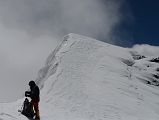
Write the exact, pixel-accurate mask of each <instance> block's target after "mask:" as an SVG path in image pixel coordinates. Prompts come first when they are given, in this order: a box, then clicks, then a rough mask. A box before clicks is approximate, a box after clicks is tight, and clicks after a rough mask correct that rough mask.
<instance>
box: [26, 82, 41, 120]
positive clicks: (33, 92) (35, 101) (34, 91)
mask: <svg viewBox="0 0 159 120" xmlns="http://www.w3.org/2000/svg"><path fill="white" fill-rule="evenodd" d="M29 86H30V91H26V92H25V96H26V97H30V98H31V104H32V106H33V109H34V111H35V119H36V120H40V114H39V101H40V90H39V87H38V86H37V85H36V84H35V82H34V81H30V82H29Z"/></svg>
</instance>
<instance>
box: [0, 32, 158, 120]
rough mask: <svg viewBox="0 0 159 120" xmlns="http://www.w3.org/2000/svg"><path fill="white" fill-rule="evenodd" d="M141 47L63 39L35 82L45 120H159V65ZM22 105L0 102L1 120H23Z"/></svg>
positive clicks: (79, 39)
mask: <svg viewBox="0 0 159 120" xmlns="http://www.w3.org/2000/svg"><path fill="white" fill-rule="evenodd" d="M152 49H153V47H152ZM155 49H156V48H155ZM137 50H138V47H137V48H133V49H128V48H122V47H118V46H114V45H110V44H106V43H103V42H100V41H97V40H94V39H91V38H88V37H84V36H80V35H76V34H69V35H67V36H66V37H64V40H63V41H62V43H61V44H60V45H59V46H58V47H57V48H56V49H55V50H54V52H52V53H51V54H50V56H49V57H48V59H47V61H46V63H45V65H44V67H43V68H42V69H41V70H40V71H39V74H38V78H37V80H36V81H37V83H38V84H39V86H40V87H41V89H42V90H41V103H40V111H41V118H42V120H158V119H159V101H158V100H159V88H158V75H159V72H158V71H159V70H158V68H159V63H157V62H151V61H150V60H152V58H154V56H150V55H149V56H146V55H145V54H144V56H142V52H138V51H137ZM140 51H141V50H140ZM155 57H158V56H155ZM20 104H21V100H19V101H17V102H15V103H10V104H5V105H4V104H2V105H0V120H1V119H2V120H11V118H12V119H13V120H17V119H20V120H23V118H22V117H23V116H21V115H19V114H18V113H17V112H16V109H17V108H19V107H20ZM2 108H3V109H2ZM8 117H10V118H8ZM20 117H21V118H20ZM24 119H25V118H24Z"/></svg>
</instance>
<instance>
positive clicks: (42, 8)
mask: <svg viewBox="0 0 159 120" xmlns="http://www.w3.org/2000/svg"><path fill="white" fill-rule="evenodd" d="M123 2H124V0H1V1H0V66H1V67H0V71H1V72H0V76H1V83H2V84H0V94H1V97H0V101H1V100H2V101H4V100H9V101H10V100H14V99H17V98H18V97H19V96H20V94H22V92H23V90H25V89H27V82H28V81H29V80H30V79H35V77H36V73H37V72H38V69H39V68H40V67H41V66H42V64H43V63H44V61H45V59H46V57H47V56H48V54H49V53H50V52H51V51H52V50H53V49H54V48H55V47H56V45H57V44H58V43H59V42H60V40H61V38H62V37H63V36H64V35H65V34H68V33H77V34H82V35H86V36H90V37H93V38H96V39H100V40H102V41H106V42H110V43H115V42H116V41H112V39H111V38H112V36H113V35H114V34H113V33H114V28H115V27H116V26H117V25H119V23H120V22H121V20H122V14H121V11H120V9H121V6H122V4H123ZM4 86H5V87H4ZM12 86H13V87H12ZM17 87H18V90H17ZM6 88H7V89H8V88H9V91H8V93H7V94H6V95H2V94H3V92H2V91H4V90H5V89H6ZM20 90H21V91H20ZM8 94H9V95H8ZM7 96H9V97H7ZM11 98H12V99H11Z"/></svg>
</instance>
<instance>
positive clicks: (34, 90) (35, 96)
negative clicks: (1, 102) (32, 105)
mask: <svg viewBox="0 0 159 120" xmlns="http://www.w3.org/2000/svg"><path fill="white" fill-rule="evenodd" d="M30 89H31V91H27V92H26V97H30V98H31V99H32V101H35V102H39V101H40V90H39V87H38V86H37V85H35V86H34V87H30Z"/></svg>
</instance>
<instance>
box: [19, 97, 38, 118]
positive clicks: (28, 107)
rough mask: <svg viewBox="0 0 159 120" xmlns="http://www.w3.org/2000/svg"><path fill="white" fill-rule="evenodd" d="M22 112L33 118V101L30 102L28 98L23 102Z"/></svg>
mask: <svg viewBox="0 0 159 120" xmlns="http://www.w3.org/2000/svg"><path fill="white" fill-rule="evenodd" d="M21 113H22V114H23V115H25V116H26V117H28V118H33V117H34V115H35V113H34V110H33V105H32V104H31V102H29V100H28V99H27V98H26V99H25V101H24V102H23V107H22V112H21Z"/></svg>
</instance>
